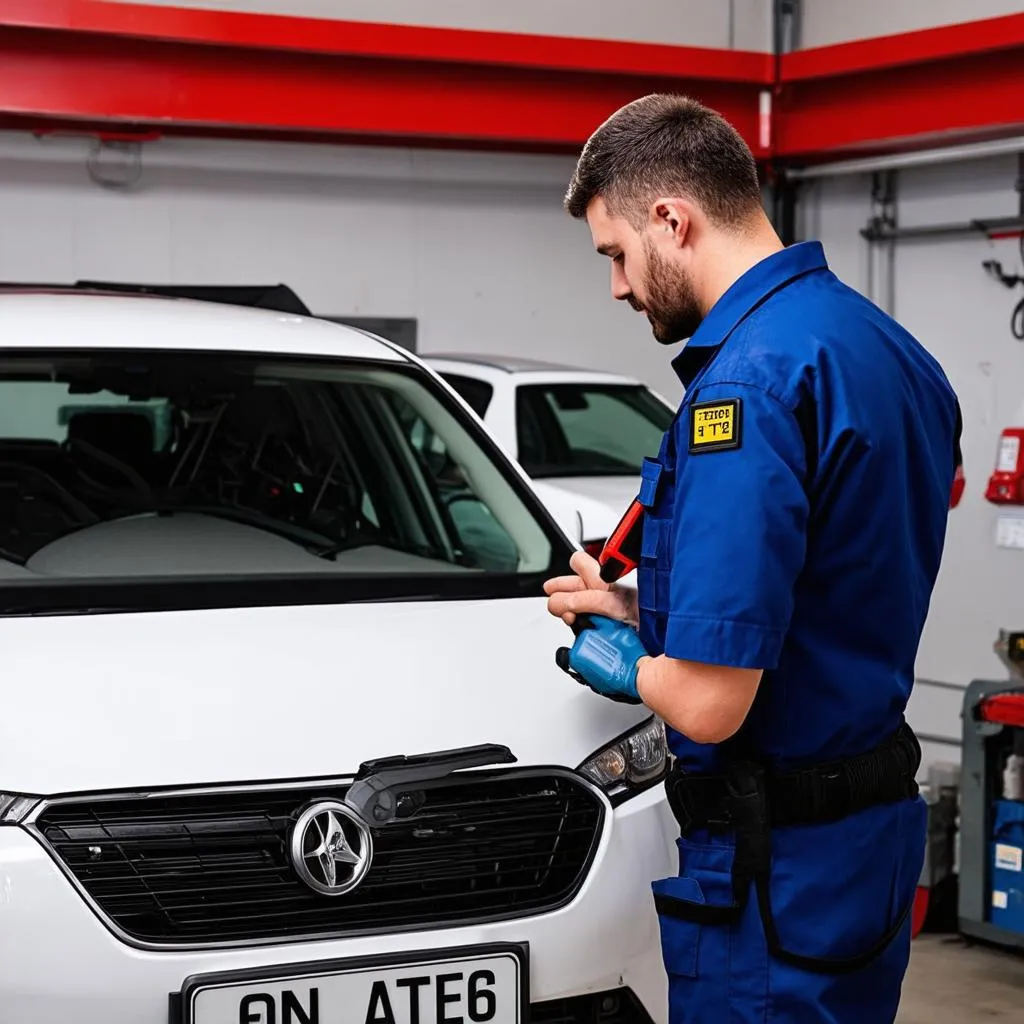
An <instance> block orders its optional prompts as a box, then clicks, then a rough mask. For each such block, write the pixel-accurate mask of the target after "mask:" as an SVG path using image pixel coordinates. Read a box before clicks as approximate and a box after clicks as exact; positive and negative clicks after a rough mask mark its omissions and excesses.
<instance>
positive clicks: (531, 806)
mask: <svg viewBox="0 0 1024 1024" xmlns="http://www.w3.org/2000/svg"><path fill="white" fill-rule="evenodd" d="M345 789H346V786H345V785H344V784H338V783H331V784H327V785H316V784H310V785H308V786H305V785H304V786H302V787H300V788H281V789H260V790H246V791H235V792H223V791H217V792H213V791H211V792H208V793H204V792H201V791H199V792H196V791H192V792H190V793H187V794H180V795H178V794H166V795H151V796H147V797H132V798H113V799H111V798H106V797H102V798H93V799H83V800H78V799H75V800H69V801H59V802H55V803H52V804H50V805H48V806H46V807H45V808H44V809H43V811H42V812H41V813H40V814H39V815H38V817H37V818H36V821H35V827H36V829H37V831H38V832H39V834H40V835H41V836H42V837H43V838H44V839H45V841H46V842H47V843H48V844H49V846H50V848H51V849H52V850H53V852H54V853H55V855H56V857H57V858H58V859H59V861H61V862H62V863H63V864H64V865H65V867H66V868H67V870H68V871H69V872H70V873H71V875H73V876H74V878H75V879H76V880H77V881H78V883H79V884H80V886H81V888H82V889H83V890H84V892H85V893H86V894H87V895H88V896H89V897H90V899H91V900H92V901H93V903H94V904H95V906H96V907H97V908H98V909H99V910H100V911H101V913H102V914H103V915H105V916H106V917H107V918H109V920H110V922H112V923H113V925H114V926H115V927H116V928H117V929H118V930H120V932H122V933H123V934H124V935H126V936H127V937H129V938H131V939H134V940H138V941H140V942H142V943H145V944H155V945H178V944H180V945H207V944H211V943H214V944H221V943H224V944H240V943H242V944H244V943H248V942H266V941H287V940H289V939H298V938H303V937H320V936H328V935H351V934H369V933H373V932H379V931H398V930H406V929H414V928H423V927H444V926H453V925H458V924H465V923H472V922H478V921H486V920H495V919H500V918H508V917H519V916H523V915H527V914H534V913H538V912H542V911H548V910H552V909H555V908H557V907H559V906H561V905H563V904H564V903H566V902H568V901H569V900H570V899H571V898H572V897H573V896H574V895H575V893H576V891H577V890H578V888H579V887H580V885H581V884H582V883H583V880H584V878H585V876H586V871H587V868H588V867H589V864H590V860H591V857H592V855H593V852H594V849H595V847H596V845H597V841H598V838H599V836H600V831H601V826H602V822H603V816H604V810H603V803H602V802H601V800H600V799H599V798H598V797H597V795H596V794H595V793H594V792H593V791H592V790H591V789H590V788H589V787H587V786H586V785H585V784H583V783H582V782H581V781H580V780H578V779H576V778H575V777H573V776H570V775H568V774H566V775H561V774H554V773H551V774H543V775H539V774H534V773H527V772H501V773H493V774H492V773H489V772H487V773H484V772H480V773H473V775H472V778H468V777H467V776H464V775H463V776H454V775H453V776H450V777H449V779H448V780H445V781H443V782H438V783H431V784H424V786H423V788H420V789H418V790H417V791H416V792H414V793H408V794H403V797H402V799H401V801H400V804H399V818H398V820H396V821H395V822H393V823H391V824H389V825H387V826H386V827H384V828H380V829H374V830H373V843H374V853H373V861H372V864H371V866H370V870H369V872H368V873H367V875H366V877H365V878H364V879H363V881H362V883H361V884H360V885H359V886H358V888H356V889H355V890H353V891H352V892H351V893H348V894H346V895H344V896H321V895H319V894H317V893H315V892H314V891H313V890H312V889H310V888H308V887H307V886H306V884H305V883H304V882H302V881H301V880H300V879H299V877H298V875H297V874H296V873H295V871H294V869H293V867H292V864H291V860H290V857H289V854H288V844H289V838H290V832H291V827H292V825H293V824H294V822H295V819H296V818H297V817H298V814H299V813H300V811H301V810H302V809H303V808H304V807H306V806H308V805H309V803H310V802H311V801H314V800H319V799H341V798H342V797H343V796H344V794H345Z"/></svg>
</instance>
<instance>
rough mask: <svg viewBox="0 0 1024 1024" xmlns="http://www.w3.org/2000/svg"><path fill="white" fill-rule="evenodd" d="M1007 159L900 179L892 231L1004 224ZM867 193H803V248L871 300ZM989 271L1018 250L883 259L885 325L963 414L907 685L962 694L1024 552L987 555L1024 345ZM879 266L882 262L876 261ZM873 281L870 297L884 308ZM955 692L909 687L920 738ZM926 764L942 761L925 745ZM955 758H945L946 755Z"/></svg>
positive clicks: (969, 248) (944, 723) (943, 728)
mask: <svg viewBox="0 0 1024 1024" xmlns="http://www.w3.org/2000/svg"><path fill="white" fill-rule="evenodd" d="M1016 176H1017V163H1016V158H1014V157H1007V158H998V159H992V160H986V161H977V162H969V163H957V164H950V165H946V166H942V167H936V168H920V169H915V170H907V171H901V172H900V176H899V182H898V195H899V198H898V219H899V223H900V224H901V225H903V226H908V227H909V226H912V225H926V224H944V223H953V222H962V221H968V220H971V219H974V218H985V217H998V216H1013V215H1014V214H1016V213H1017V211H1018V205H1017V203H1018V197H1017V194H1016V193H1015V191H1014V187H1013V186H1014V181H1015V179H1016ZM869 197H870V182H869V180H868V179H866V178H863V177H856V178H835V179H826V180H822V181H818V182H815V183H813V184H811V185H808V192H807V195H806V204H805V221H804V225H803V234H804V237H819V238H821V239H822V241H823V242H824V244H825V247H826V252H827V254H828V257H829V260H830V263H831V265H832V267H833V269H834V270H835V271H836V272H837V273H838V274H839V275H840V276H841V277H843V279H844V280H846V281H847V282H848V283H849V284H851V285H853V286H854V287H855V288H858V289H859V290H861V291H863V292H865V293H868V294H870V293H871V286H870V284H869V281H868V260H867V249H868V245H867V242H865V241H864V240H863V239H861V238H860V236H859V235H858V232H859V230H860V229H861V228H862V227H864V225H865V223H866V221H867V218H868V216H869V215H870V198H869ZM987 259H997V260H999V261H1001V262H1002V264H1003V268H1004V270H1005V271H1008V272H1016V273H1020V272H1021V261H1020V256H1019V252H1018V242H1017V241H1016V240H1004V241H995V242H989V241H987V240H986V239H985V238H984V237H981V236H979V237H974V236H967V237H957V238H950V239H943V240H936V239H929V240H928V241H906V242H902V241H901V242H900V243H898V245H897V248H896V256H895V309H894V313H895V316H896V317H897V319H898V320H900V321H901V322H902V323H903V324H904V325H905V326H906V327H907V328H908V329H909V330H910V331H911V332H912V333H913V334H914V335H915V336H916V337H917V338H918V339H919V340H920V341H921V342H922V343H923V344H924V345H926V346H927V347H928V348H929V349H930V350H931V351H932V352H933V353H934V354H935V355H936V357H937V358H938V359H939V361H940V362H941V363H942V365H943V366H944V368H945V370H946V372H947V374H948V375H949V377H950V379H951V380H952V383H953V385H954V387H955V388H956V390H957V392H958V394H959V396H960V401H961V405H962V408H963V412H964V420H965V423H964V444H963V450H964V464H965V471H966V476H967V491H966V493H965V496H964V498H963V500H962V502H961V504H960V506H959V507H958V508H957V509H955V510H953V511H952V512H951V513H950V517H949V532H948V535H947V536H948V540H947V547H946V554H945V557H944V561H943V566H942V570H941V573H940V577H939V581H938V585H937V587H936V592H935V595H934V599H933V603H932V609H931V614H930V617H929V621H928V625H927V628H926V631H925V635H924V638H923V642H922V648H921V653H920V658H919V661H918V675H919V676H920V677H921V678H922V679H924V680H937V681H940V682H944V683H952V684H957V685H959V686H963V685H966V684H967V683H969V682H970V681H971V680H972V679H976V678H989V679H992V678H995V679H1003V678H1005V677H1006V670H1005V669H1004V668H1003V666H1002V663H1001V662H1000V661H999V660H998V659H997V658H996V656H995V654H994V653H993V650H992V645H993V643H994V642H995V639H996V636H997V633H998V630H999V629H1000V628H1013V629H1018V628H1022V627H1024V551H1016V550H1007V549H1005V548H998V547H996V545H995V524H996V519H997V517H998V516H999V514H1000V512H999V510H998V509H997V507H996V506H994V505H991V504H989V503H988V502H986V501H985V499H984V492H985V486H986V484H987V482H988V477H989V474H990V473H991V472H992V469H993V468H994V464H995V455H996V448H997V445H998V438H999V433H1000V431H1001V430H1002V428H1003V427H1004V426H1010V425H1014V424H1016V425H1024V421H1022V418H1021V414H1022V413H1024V343H1022V342H1019V341H1017V340H1015V339H1014V338H1013V336H1012V335H1011V333H1010V327H1009V320H1010V312H1011V310H1012V309H1013V306H1014V305H1015V303H1016V302H1017V301H1019V300H1020V299H1021V298H1024V289H1017V290H1016V291H1014V292H1011V291H1009V290H1007V289H1006V288H1004V287H1003V286H1002V285H1000V284H998V283H996V282H994V281H992V280H991V279H990V278H989V277H988V276H987V275H986V274H985V273H984V271H983V270H982V267H981V264H982V261H983V260H987ZM879 260H881V254H879ZM883 277H884V275H883V274H881V273H878V274H877V275H876V284H875V288H876V291H875V293H874V296H873V297H876V298H877V299H878V300H879V301H880V302H884V300H883V299H882V296H883V295H884V291H883V290H882V289H881V285H882V279H883ZM960 698H961V695H960V694H959V692H957V691H951V690H948V689H941V688H936V687H930V686H928V685H921V686H919V688H918V691H917V693H916V695H915V698H914V701H913V703H912V715H913V717H912V722H913V724H914V725H915V727H917V728H919V729H921V730H922V731H925V732H930V733H935V734H939V735H945V736H953V737H959V735H960V721H959V714H960ZM928 753H929V754H930V755H931V756H938V757H948V756H949V754H950V753H951V752H950V751H949V750H945V751H944V750H942V749H941V748H937V747H933V748H931V749H930V750H929V751H928ZM954 753H955V752H954Z"/></svg>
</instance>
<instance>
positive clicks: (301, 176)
mask: <svg viewBox="0 0 1024 1024" xmlns="http://www.w3.org/2000/svg"><path fill="white" fill-rule="evenodd" d="M655 91H669V92H681V93H686V94H689V95H692V96H694V97H696V98H698V99H700V100H701V101H702V102H704V103H706V104H708V105H710V106H711V107H713V108H715V109H716V110H718V111H720V112H721V113H723V114H724V115H725V116H726V117H727V118H728V119H729V120H730V121H732V123H733V124H735V125H736V127H737V128H738V129H739V130H740V131H741V132H742V134H743V135H744V137H745V139H746V140H747V142H748V144H749V145H750V147H751V149H752V151H753V152H754V154H755V156H756V157H757V159H758V162H759V166H760V168H761V172H762V181H763V194H764V201H765V206H766V209H768V210H769V212H770V214H771V216H772V218H773V221H774V223H775V225H776V228H777V230H778V231H779V232H780V234H781V235H782V237H783V240H784V241H785V242H787V243H793V242H797V241H802V240H805V239H818V240H820V241H821V242H822V243H823V245H824V247H825V252H826V255H827V257H828V260H829V263H830V265H831V267H832V269H833V270H835V272H836V273H837V274H838V275H839V276H840V277H841V278H842V279H843V280H844V281H845V282H847V283H848V284H850V285H852V286H853V287H855V288H856V289H858V290H859V291H861V292H862V293H863V294H864V295H866V296H867V297H869V298H870V299H872V300H873V301H874V302H876V303H877V304H878V305H879V306H881V307H882V308H883V309H884V310H885V311H886V312H888V313H890V314H891V315H892V316H894V317H895V318H896V319H897V320H898V321H899V322H900V323H902V324H904V325H905V326H906V327H907V328H908V329H909V330H910V331H911V333H913V334H914V335H915V336H916V337H917V338H918V339H920V340H921V341H922V343H923V344H924V345H925V346H926V347H927V348H928V349H929V350H930V351H931V352H932V353H934V354H935V355H936V356H937V357H938V359H939V361H940V362H941V364H942V366H943V367H944V368H945V370H946V371H947V373H948V374H949V377H950V379H951V381H952V383H953V385H954V387H955V389H956V391H957V393H958V395H959V399H960V402H961V405H962V409H963V416H964V436H963V459H964V478H965V486H964V490H963V494H962V497H961V498H960V500H959V501H958V503H957V504H956V507H955V508H953V509H951V511H950V518H949V528H948V538H947V545H946V552H945V555H944V560H943V566H942V570H941V573H940V577H939V581H938V584H937V587H936V590H935V594H934V598H933V601H932V605H931V610H930V613H929V619H928V625H927V628H926V631H925V634H924V638H923V641H922V645H921V650H920V656H919V659H918V662H917V667H916V672H917V682H916V686H915V690H914V694H913V697H912V700H911V704H910V708H909V713H908V717H909V720H910V723H911V725H912V726H913V727H914V729H915V730H916V731H917V733H918V736H919V737H920V739H921V743H922V748H923V752H924V758H923V763H922V768H921V776H920V781H921V783H922V785H923V786H924V787H925V793H926V796H927V798H928V800H929V802H930V806H931V807H932V810H933V820H932V828H931V834H930V840H929V850H928V861H927V865H926V867H927V871H926V875H925V876H924V877H923V878H922V882H921V889H922V892H923V899H924V903H923V905H922V908H921V912H920V920H919V921H918V934H917V936H916V937H915V939H914V944H913V954H912V959H911V967H910V972H909V974H908V977H907V981H906V984H905V986H904V996H903V1003H902V1005H901V1010H900V1016H899V1020H900V1021H901V1022H905V1024H916V1022H921V1024H924V1022H926V1021H927V1022H932V1024H938V1022H942V1021H950V1022H953V1021H957V1022H960V1021H967V1020H982V1019H984V1020H1005V1021H1008V1022H1009V1021H1012V1020H1022V1019H1024V958H1022V957H1024V882H1021V881H1018V880H1017V879H1020V878H1024V874H1022V875H1016V876H1015V877H1014V873H1013V872H1010V877H1009V880H1008V881H1007V882H1006V884H1007V886H1008V887H1009V892H1010V897H1009V905H1008V906H1007V904H1006V903H1004V904H1003V906H1002V907H999V909H1002V910H1006V911H1007V916H1006V917H1005V918H1002V919H1000V920H1001V923H1000V924H999V925H998V927H996V926H995V925H994V924H993V918H992V914H991V908H992V907H993V905H996V906H998V903H996V904H994V900H993V893H994V891H995V890H994V886H995V885H996V883H995V882H994V881H993V877H992V863H991V862H992V845H993V843H996V842H1001V843H1002V844H1003V845H1004V846H1006V845H1007V844H1008V845H1009V847H1010V848H1013V849H1016V850H1017V868H1016V870H1017V871H1020V870H1021V868H1020V850H1021V848H1024V814H1022V815H1021V816H1020V817H1018V818H1016V819H1014V820H1010V821H1009V823H1008V824H1006V827H1005V831H1004V832H1003V833H1001V838H1000V837H999V836H996V835H995V834H994V826H993V818H992V815H993V809H992V808H993V803H994V799H995V800H996V801H1002V802H1004V803H1005V802H1008V803H1013V804H1019V806H1020V807H1024V802H1022V801H1024V787H1022V788H1021V789H1020V791H1019V792H1018V791H1016V790H1014V792H1013V793H1010V794H1009V795H1007V793H1005V792H1004V789H1003V772H1004V769H1005V766H1006V764H1007V763H1008V759H1009V758H1011V757H1021V756H1022V755H1024V739H1021V737H1024V679H1022V675H1024V639H1022V638H1024V606H1022V603H1021V589H1020V585H1019V584H1020V577H1019V576H1018V575H1017V573H1018V571H1020V569H1021V566H1022V564H1024V563H1022V561H1021V560H1022V559H1024V490H1016V491H1014V490H1013V488H1011V489H1010V490H1009V491H1007V490H1004V491H1000V490H999V487H998V486H997V485H996V484H997V482H996V481H995V477H994V476H993V475H994V474H997V472H998V471H1002V472H1003V473H1004V475H1006V474H1008V475H1009V477H1012V478H1013V481H1015V482H1014V485H1013V486H1014V487H1016V486H1017V484H1018V483H1019V481H1017V478H1016V476H1015V475H1014V474H1016V472H1017V469H1016V463H1015V462H1014V460H1013V459H1011V462H1010V465H1009V466H1008V467H1007V466H1006V465H1004V464H1003V462H1004V461H1005V460H1004V457H1003V456H1005V452H1006V448H1005V445H1004V443H1003V438H1004V431H1009V432H1010V434H1009V435H1005V436H1009V437H1011V438H1012V437H1014V436H1024V433H1022V434H1021V435H1015V434H1014V433H1013V432H1014V431H1024V6H1022V5H1021V4H1020V3H1019V2H1016V3H1015V2H1012V0H975V2H974V3H972V4H967V3H965V2H963V0H931V2H928V3H923V2H912V0H904V2H892V0H889V2H883V0H860V2H858V3H850V2H849V0H719V2H714V3H709V2H707V0H633V2H632V3H630V4H628V5H617V4H611V3H607V4H605V3H593V2H588V0H560V2H558V3H552V2H551V0H519V2H518V3H516V4H504V3H499V2H497V0H481V2H478V3H476V4H459V3H449V2H446V0H426V2H423V0H419V2H414V0H375V2H372V3H371V2H366V0H346V2H337V0H150V2H149V3H147V4H137V3H134V2H130V0H0V283H4V284H17V285H24V284H31V285H39V284H42V285H62V286H64V285H73V284H74V283H75V282H103V283H117V284H130V285H160V286H189V287H192V286H211V287H218V288H226V287H229V286H259V287H272V286H276V285H283V286H286V287H287V289H290V290H291V292H293V293H294V295H295V296H297V297H298V298H299V299H300V300H301V302H302V304H304V306H305V307H307V308H308V310H309V311H311V313H312V315H314V316H316V317H322V318H325V319H329V320H334V321H336V322H340V323H345V324H350V325H353V326H355V327H358V328H360V329H363V330H367V331H370V332H371V333H375V334H379V335H381V336H382V337H386V338H389V339H390V340H392V341H394V342H395V343H396V344H398V345H399V346H401V347H403V348H405V349H408V350H409V351H412V352H414V353H416V354H417V355H418V356H420V357H423V358H426V359H429V358H430V357H432V356H435V355H437V356H439V355H440V354H442V353H443V354H444V355H445V356H446V357H447V358H458V357H460V356H464V357H467V358H471V359H472V360H475V361H478V362H481V361H482V362H484V363H486V362H487V361H488V360H493V361H496V362H497V363H499V364H500V363H501V362H502V361H505V360H509V359H515V360H538V361H541V362H543V363H552V362H554V363H558V364H561V365H564V366H567V367H570V368H579V369H580V370H584V371H602V372H605V373H607V374H619V375H625V376H628V377H630V378H636V379H638V380H639V381H641V382H643V384H645V385H647V387H649V388H650V389H652V390H654V391H656V392H658V393H660V394H661V395H663V396H664V397H665V398H666V399H667V400H668V401H669V402H670V403H677V402H678V401H679V399H680V398H681V397H682V394H681V390H680V387H679V384H678V382H677V380H676V378H675V376H674V375H673V374H672V373H671V371H670V369H669V367H668V361H667V359H666V353H665V351H664V350H663V349H661V348H660V347H659V346H657V345H654V344H652V343H651V341H650V338H649V337H648V335H647V333H646V324H644V323H642V322H640V321H638V318H637V317H636V316H635V314H634V313H633V311H632V310H630V309H629V308H628V306H627V305H626V304H623V303H611V302H610V301H609V298H608V286H607V275H606V272H605V269H604V268H603V267H602V265H601V264H600V263H599V262H598V261H597V258H596V257H594V255H593V253H592V252H591V251H590V249H589V245H588V244H587V243H588V240H587V239H586V238H584V237H582V236H581V230H582V231H584V232H585V228H581V226H580V225H579V224H576V223H574V222H573V221H572V220H571V219H570V218H568V217H567V216H566V214H565V212H564V210H563V208H562V202H561V201H562V196H563V194H564V190H565V187H566V183H567V181H568V179H569V176H570V174H571V171H572V168H573V166H574V162H575V157H576V155H577V154H578V152H579V148H580V146H581V145H582V143H583V142H584V141H585V139H586V138H587V136H588V135H589V133H590V132H591V131H593V129H594V128H595V127H596V126H597V125H598V124H599V123H600V122H601V121H602V120H603V119H604V118H605V117H607V116H608V115H609V114H610V113H611V112H612V111H614V110H615V109H616V108H617V107H618V106H620V105H621V104H623V103H625V102H628V101H629V100H631V99H633V98H636V97H639V96H641V95H644V94H646V93H649V92H655ZM1017 443H1018V445H1019V443H1020V442H1019V440H1018V442H1017ZM1000 453H1002V455H1001V454H1000ZM865 500H870V496H865ZM597 536H600V533H598V534H597ZM578 539H583V540H589V539H590V538H578ZM1015 743H1016V745H1015ZM1005 770H1006V771H1010V769H1005ZM2 781H3V780H2V779H0V783H2ZM1006 786H1007V787H1008V788H1012V786H1011V784H1010V783H1009V782H1007V783H1006ZM0 788H2V787H0ZM993 795H994V796H993ZM1007 837H1008V838H1007ZM1014 837H1016V838H1014ZM1010 863H1011V865H1012V856H1011V859H1010ZM1004 866H1005V865H1004ZM1003 898H1004V899H1005V897H1003ZM1014 901H1016V903H1014ZM0 907H2V893H0ZM1015 907H1016V911H1015V913H1014V908H1015ZM0 927H2V913H0ZM0 946H2V942H0ZM0 996H2V993H0ZM3 1019H4V1017H3V1010H2V1006H0V1020H3ZM252 1019H253V1020H256V1019H257V1018H256V1017H253V1018H252ZM12 1024H14V1022H13V1021H12Z"/></svg>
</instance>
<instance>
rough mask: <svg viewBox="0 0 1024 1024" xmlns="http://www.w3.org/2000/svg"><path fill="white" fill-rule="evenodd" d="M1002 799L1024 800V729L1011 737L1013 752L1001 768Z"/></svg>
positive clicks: (1018, 730)
mask: <svg viewBox="0 0 1024 1024" xmlns="http://www.w3.org/2000/svg"><path fill="white" fill-rule="evenodd" d="M1003 799H1004V800H1021V801H1024V729H1017V730H1016V731H1015V733H1014V737H1013V753H1012V754H1010V756H1009V757H1008V758H1007V759H1006V767H1005V768H1004V769H1003Z"/></svg>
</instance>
